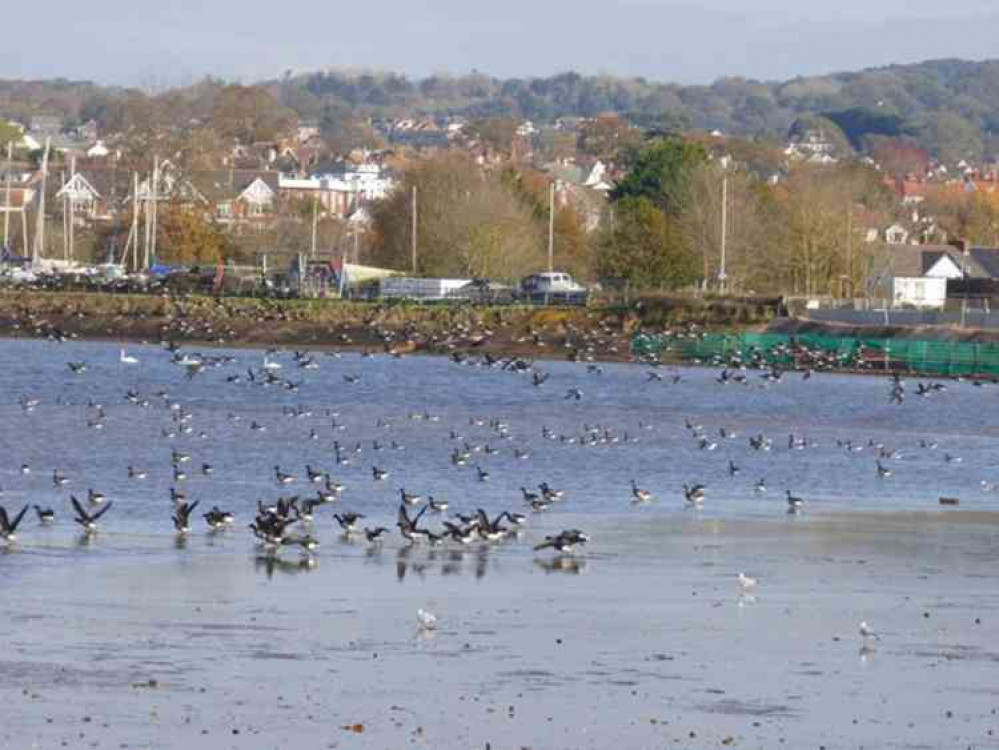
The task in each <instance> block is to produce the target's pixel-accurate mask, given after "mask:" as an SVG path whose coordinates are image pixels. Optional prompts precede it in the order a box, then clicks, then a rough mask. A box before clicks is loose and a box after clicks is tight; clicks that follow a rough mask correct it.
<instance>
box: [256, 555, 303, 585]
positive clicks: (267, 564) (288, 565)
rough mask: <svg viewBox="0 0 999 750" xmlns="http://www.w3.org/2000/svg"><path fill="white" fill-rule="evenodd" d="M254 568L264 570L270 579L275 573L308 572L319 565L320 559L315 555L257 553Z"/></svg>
mask: <svg viewBox="0 0 999 750" xmlns="http://www.w3.org/2000/svg"><path fill="white" fill-rule="evenodd" d="M253 565H254V568H255V569H256V570H258V571H261V570H262V571H263V572H264V573H265V574H266V575H267V578H268V579H271V578H273V577H274V574H275V573H283V574H289V575H290V574H293V573H307V572H310V571H314V570H316V569H317V568H318V567H319V560H318V559H316V557H315V556H314V555H301V556H299V557H297V558H294V559H290V558H284V557H281V556H280V555H277V554H266V555H257V556H256V557H254V558H253Z"/></svg>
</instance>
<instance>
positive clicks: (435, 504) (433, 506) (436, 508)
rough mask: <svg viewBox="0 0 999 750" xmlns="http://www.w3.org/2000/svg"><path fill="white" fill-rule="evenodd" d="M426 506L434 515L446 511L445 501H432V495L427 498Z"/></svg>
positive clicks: (446, 503) (446, 504)
mask: <svg viewBox="0 0 999 750" xmlns="http://www.w3.org/2000/svg"><path fill="white" fill-rule="evenodd" d="M427 505H428V506H429V508H430V510H432V511H433V512H434V513H444V512H445V511H447V509H448V505H449V503H448V501H447V500H434V498H433V495H431V496H430V497H429V498H427Z"/></svg>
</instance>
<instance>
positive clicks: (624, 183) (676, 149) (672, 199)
mask: <svg viewBox="0 0 999 750" xmlns="http://www.w3.org/2000/svg"><path fill="white" fill-rule="evenodd" d="M706 159H707V154H706V152H705V150H704V147H703V146H701V145H700V144H697V143H691V142H689V141H684V140H680V139H678V138H668V139H663V140H659V139H657V140H653V141H651V142H650V143H649V144H647V145H645V146H642V147H640V148H638V149H635V150H634V151H633V152H632V153H631V155H630V158H629V159H628V161H629V167H630V168H629V171H628V174H627V175H626V176H625V178H624V179H623V180H621V181H620V182H618V184H617V185H616V186H615V187H614V189H613V190H612V191H611V194H610V197H611V199H612V200H614V201H619V200H623V199H624V198H646V199H647V200H649V201H650V202H651V203H653V204H654V205H656V206H658V207H659V208H660V209H661V210H662V211H664V212H665V213H667V214H669V215H673V216H675V215H677V214H679V213H680V212H681V211H682V210H683V208H684V207H685V206H686V204H687V200H688V198H689V196H690V178H691V175H692V174H693V172H694V170H695V169H696V168H697V167H698V166H699V165H701V164H703V163H704V161H705V160H706Z"/></svg>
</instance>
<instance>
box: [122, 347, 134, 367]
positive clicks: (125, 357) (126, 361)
mask: <svg viewBox="0 0 999 750" xmlns="http://www.w3.org/2000/svg"><path fill="white" fill-rule="evenodd" d="M118 361H119V362H121V363H122V364H123V365H137V364H139V360H138V359H137V358H136V357H133V356H132V355H131V354H125V350H124V349H120V350H119V354H118Z"/></svg>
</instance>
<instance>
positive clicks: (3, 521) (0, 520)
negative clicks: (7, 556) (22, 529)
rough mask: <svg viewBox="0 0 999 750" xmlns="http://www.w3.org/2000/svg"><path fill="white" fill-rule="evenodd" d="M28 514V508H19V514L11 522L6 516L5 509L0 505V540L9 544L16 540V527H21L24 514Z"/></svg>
mask: <svg viewBox="0 0 999 750" xmlns="http://www.w3.org/2000/svg"><path fill="white" fill-rule="evenodd" d="M27 512H28V506H27V505H25V506H24V507H23V508H21V512H20V513H18V514H17V515H16V516H14V520H13V521H12V520H11V519H10V517H9V516H8V515H7V509H6V508H4V507H3V506H2V505H0V538H2V539H3V540H4V541H5V542H7V543H10V542H13V541H16V540H17V527H18V526H20V525H21V520H22V519H23V518H24V514H25V513H27Z"/></svg>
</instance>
